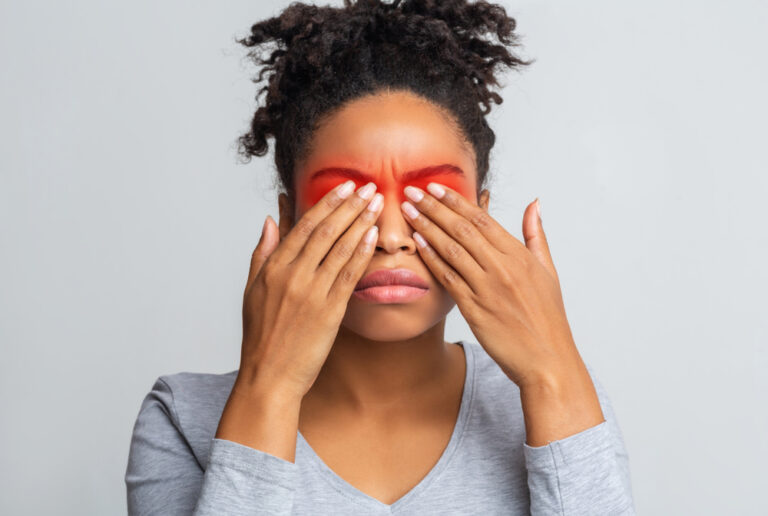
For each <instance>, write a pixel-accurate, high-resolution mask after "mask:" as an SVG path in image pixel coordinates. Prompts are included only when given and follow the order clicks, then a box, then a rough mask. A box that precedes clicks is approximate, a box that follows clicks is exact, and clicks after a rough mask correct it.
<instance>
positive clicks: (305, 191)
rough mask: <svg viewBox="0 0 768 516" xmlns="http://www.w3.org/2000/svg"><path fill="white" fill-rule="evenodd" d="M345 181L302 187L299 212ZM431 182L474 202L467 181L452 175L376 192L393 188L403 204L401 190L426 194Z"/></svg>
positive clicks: (381, 187)
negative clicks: (421, 191)
mask: <svg viewBox="0 0 768 516" xmlns="http://www.w3.org/2000/svg"><path fill="white" fill-rule="evenodd" d="M345 181H347V179H344V178H341V179H340V178H334V179H319V180H317V181H313V182H312V184H308V185H302V186H301V187H300V192H299V207H300V208H301V211H302V212H304V211H307V210H308V209H309V208H311V207H312V206H314V205H315V204H317V202H318V201H319V200H320V199H322V198H323V197H324V196H325V195H326V194H327V193H328V192H330V191H331V190H333V189H334V188H335V187H336V186H337V185H339V184H341V183H344V182H345ZM432 182H434V183H440V184H442V185H445V186H447V187H449V188H452V189H453V190H456V191H457V192H459V193H460V194H461V195H462V196H464V197H465V198H466V199H467V200H468V201H470V202H472V203H474V202H475V192H474V191H473V190H472V186H471V185H470V184H469V183H468V181H464V180H462V179H461V178H458V177H456V176H454V175H445V176H441V175H438V176H433V177H430V178H427V179H418V180H415V181H410V182H408V183H396V184H394V185H393V184H391V183H389V184H384V185H382V184H381V183H377V184H376V190H377V191H382V190H383V189H385V188H393V187H394V188H395V190H396V194H397V196H398V199H399V202H403V201H407V200H408V198H407V197H406V196H405V194H404V193H403V188H405V187H406V186H407V185H412V186H416V187H418V188H421V189H422V190H424V191H425V192H427V185H428V184H429V183H432ZM364 184H365V183H364V182H360V181H355V190H357V189H358V188H360V187H361V186H363V185H364Z"/></svg>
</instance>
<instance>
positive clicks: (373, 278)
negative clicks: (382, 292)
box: [355, 268, 429, 290]
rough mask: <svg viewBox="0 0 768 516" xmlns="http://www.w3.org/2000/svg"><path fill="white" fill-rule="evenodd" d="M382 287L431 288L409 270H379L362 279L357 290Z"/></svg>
mask: <svg viewBox="0 0 768 516" xmlns="http://www.w3.org/2000/svg"><path fill="white" fill-rule="evenodd" d="M381 285H407V286H410V287H418V288H425V289H428V288H429V284H428V283H427V282H426V281H424V279H423V278H422V277H421V276H419V275H418V274H416V273H414V272H413V271H410V270H408V269H403V268H398V269H379V270H377V271H373V272H372V273H370V274H368V275H366V276H365V277H364V278H363V279H361V280H360V281H359V282H358V283H357V286H356V287H355V290H361V289H364V288H368V287H376V286H381Z"/></svg>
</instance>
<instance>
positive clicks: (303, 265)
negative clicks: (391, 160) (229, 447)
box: [235, 181, 383, 400]
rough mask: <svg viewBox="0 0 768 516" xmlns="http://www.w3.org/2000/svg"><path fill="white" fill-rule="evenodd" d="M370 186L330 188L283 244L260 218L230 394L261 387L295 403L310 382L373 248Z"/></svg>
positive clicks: (377, 199)
mask: <svg viewBox="0 0 768 516" xmlns="http://www.w3.org/2000/svg"><path fill="white" fill-rule="evenodd" d="M345 185H346V189H345ZM375 189H376V186H375V184H374V183H369V184H368V185H365V186H363V187H361V188H360V189H359V190H358V191H357V193H356V194H355V195H352V191H353V190H354V182H353V181H347V182H346V183H344V184H341V185H339V186H337V187H336V188H334V189H333V190H331V191H330V192H328V193H327V194H326V195H325V196H324V197H323V198H322V199H320V201H319V202H317V203H316V204H315V205H314V206H312V207H311V208H310V209H309V210H308V211H307V212H306V213H304V215H303V216H302V217H301V219H299V221H298V222H297V223H296V224H295V225H294V226H293V228H292V229H291V230H290V232H288V234H287V235H286V236H285V238H283V239H282V241H281V240H280V237H279V234H278V227H277V226H276V225H275V223H274V221H273V220H271V219H267V221H265V223H264V229H263V231H262V236H261V240H260V241H259V244H258V245H257V246H256V249H255V251H254V252H253V257H252V259H251V268H250V272H249V274H248V282H247V284H246V288H245V294H244V299H243V344H242V351H241V356H240V370H239V372H238V377H237V380H236V382H235V389H240V390H242V389H246V390H247V389H251V388H253V387H254V386H259V387H266V388H268V389H277V390H279V391H280V393H282V394H286V395H287V396H289V397H291V398H292V399H299V400H300V399H301V398H302V397H303V396H304V395H305V394H306V392H307V391H308V390H309V388H310V387H311V386H312V384H313V383H314V382H315V379H316V378H317V375H318V374H319V372H320V369H321V367H322V365H323V364H324V363H325V361H326V359H327V357H328V353H329V352H330V350H331V346H332V345H333V342H334V340H335V338H336V334H337V333H338V331H339V326H340V324H341V321H342V319H343V317H344V313H345V312H346V308H347V303H348V301H349V298H350V297H351V295H352V293H353V291H354V288H355V285H356V284H357V282H358V281H359V280H360V277H361V276H362V275H363V273H364V272H365V269H366V267H367V266H368V263H369V262H370V259H371V256H372V255H373V250H374V249H375V245H376V241H377V228H376V226H374V223H375V222H376V220H377V219H378V216H379V213H380V211H381V207H382V201H383V198H382V195H381V194H380V193H376V194H375V195H374V192H375ZM345 197H346V199H345ZM369 201H370V202H369ZM364 236H367V237H368V238H367V239H366V238H364ZM337 239H338V241H337ZM262 390H263V389H262Z"/></svg>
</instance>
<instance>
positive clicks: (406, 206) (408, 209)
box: [401, 201, 419, 219]
mask: <svg viewBox="0 0 768 516" xmlns="http://www.w3.org/2000/svg"><path fill="white" fill-rule="evenodd" d="M401 206H402V207H403V211H405V214H406V215H408V216H409V217H411V218H412V219H415V218H416V217H418V216H419V210H417V209H416V207H415V206H414V205H413V204H411V203H409V202H408V201H405V202H404V203H403V204H401Z"/></svg>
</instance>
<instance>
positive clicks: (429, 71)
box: [236, 0, 533, 201]
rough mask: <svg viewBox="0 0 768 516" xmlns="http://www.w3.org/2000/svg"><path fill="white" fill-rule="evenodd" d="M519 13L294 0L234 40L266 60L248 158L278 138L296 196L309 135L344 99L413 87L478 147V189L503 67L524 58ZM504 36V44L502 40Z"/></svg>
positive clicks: (260, 61) (481, 7)
mask: <svg viewBox="0 0 768 516" xmlns="http://www.w3.org/2000/svg"><path fill="white" fill-rule="evenodd" d="M515 26H516V23H515V19H514V18H512V17H510V16H508V15H507V13H506V11H505V9H504V7H502V6H500V5H497V4H492V3H488V2H484V1H479V2H475V3H469V2H467V1H466V0H405V1H401V0H394V1H393V2H392V3H385V2H383V1H381V0H358V1H352V0H344V6H343V7H327V6H323V7H320V6H315V5H308V4H304V3H298V2H294V3H292V4H291V5H290V6H289V7H287V8H286V9H285V10H283V11H282V13H281V14H280V15H279V16H275V17H273V18H270V19H267V20H264V21H261V22H258V23H256V24H254V25H253V26H252V27H251V31H250V35H249V36H247V37H244V38H242V39H237V40H236V41H237V42H238V43H240V44H242V45H244V46H245V47H250V48H253V50H250V51H249V52H248V53H247V57H249V58H250V59H251V60H252V61H253V62H255V63H256V64H257V65H258V66H261V71H260V72H259V74H258V77H256V78H254V79H253V82H254V83H256V84H258V83H260V82H262V81H263V80H264V78H265V76H267V75H268V77H267V83H266V85H265V86H263V87H262V88H261V89H259V90H258V93H257V95H256V101H257V103H258V102H259V97H261V95H262V94H264V93H266V102H265V104H264V105H261V106H259V107H258V109H257V110H256V112H255V113H254V115H253V119H252V120H251V124H250V131H249V132H247V133H245V134H243V135H242V136H240V137H239V139H238V144H239V145H238V152H239V154H240V155H241V156H242V157H243V158H244V161H245V162H249V161H250V159H251V156H263V155H265V154H266V153H267V151H268V150H269V146H268V143H267V138H268V137H270V136H271V137H273V138H274V139H275V165H276V167H277V171H278V174H279V177H280V180H281V182H282V185H283V187H284V188H285V190H286V193H287V194H288V196H289V198H290V199H291V200H292V201H293V200H294V199H295V188H294V183H293V176H294V167H295V166H296V165H297V164H298V163H301V161H302V160H303V159H304V158H305V157H306V155H307V153H308V152H309V150H310V149H309V147H308V144H309V142H310V140H311V136H312V133H313V132H314V130H316V129H317V127H318V126H319V124H320V123H322V120H323V119H324V118H325V117H327V116H330V115H331V114H332V113H334V112H335V111H336V110H338V109H339V108H341V107H342V106H343V105H344V104H345V103H346V102H348V101H350V100H352V99H354V98H358V97H362V96H365V95H369V94H375V93H376V92H379V91H382V90H408V91H410V92H413V93H416V94H417V95H420V96H422V97H424V98H426V99H428V100H430V101H432V102H433V103H435V104H437V105H438V106H440V107H442V108H444V110H447V111H446V112H447V113H448V114H449V115H450V119H451V120H453V121H454V122H455V123H456V125H457V127H458V129H459V130H460V133H461V136H462V140H464V141H468V142H469V143H470V144H471V145H472V148H473V149H474V151H475V161H476V167H477V174H478V191H479V190H480V187H481V185H483V184H484V183H485V180H486V175H487V172H488V166H489V164H488V161H489V154H490V150H491V148H492V147H493V144H494V142H495V140H496V136H495V134H494V132H493V130H491V128H490V127H489V125H488V123H487V122H486V119H485V115H486V114H488V113H489V112H490V110H491V104H492V103H493V102H495V103H496V104H501V103H502V101H503V100H502V98H501V96H500V95H499V94H498V93H496V92H494V91H492V90H491V88H492V87H493V86H498V85H499V83H498V78H497V74H498V72H499V69H500V68H503V67H508V68H512V69H518V68H520V67H521V66H523V65H529V64H531V63H532V62H533V61H525V60H523V59H521V58H520V57H518V56H517V55H515V54H514V53H513V52H511V49H512V47H516V46H518V45H519V43H518V35H517V34H515V33H514V30H515ZM496 41H498V43H497V42H496Z"/></svg>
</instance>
